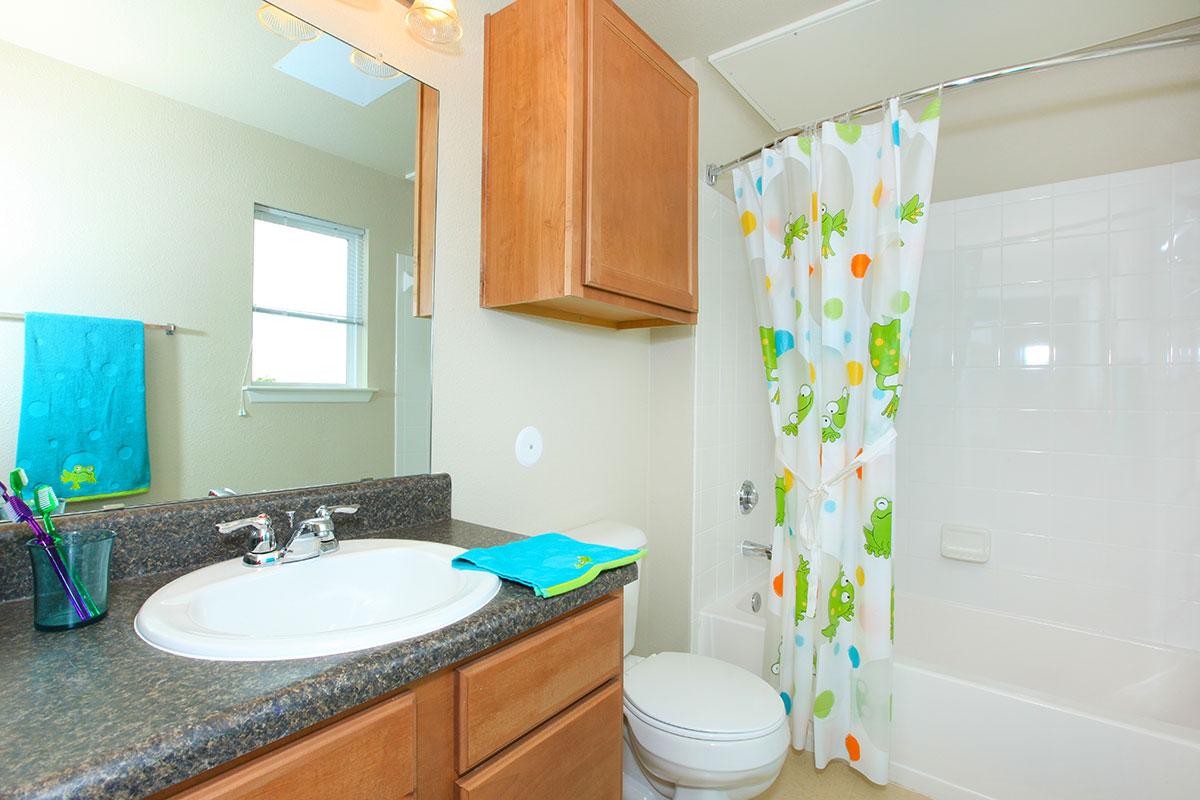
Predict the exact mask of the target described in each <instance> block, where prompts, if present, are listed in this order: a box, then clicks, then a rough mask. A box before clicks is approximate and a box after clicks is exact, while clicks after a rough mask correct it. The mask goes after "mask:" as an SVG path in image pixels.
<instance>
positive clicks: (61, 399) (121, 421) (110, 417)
mask: <svg viewBox="0 0 1200 800" xmlns="http://www.w3.org/2000/svg"><path fill="white" fill-rule="evenodd" d="M145 346H146V345H145V335H144V333H143V326H142V323H140V322H136V321H134V320H127V319H106V318H101V317H77V316H67V315H63V314H37V313H29V314H26V315H25V374H24V380H23V382H22V388H21V422H20V430H19V432H18V434H17V466H19V467H22V468H23V469H24V470H25V473H26V474H27V475H28V476H29V480H30V482H31V483H35V484H36V483H47V484H50V485H51V486H53V487H54V491H55V493H56V494H57V495H58V496H59V497H60V498H62V499H64V500H69V499H79V500H97V499H100V498H106V497H122V496H125V495H131V494H139V493H141V492H146V491H149V489H150V455H149V449H148V443H147V437H146V371H145Z"/></svg>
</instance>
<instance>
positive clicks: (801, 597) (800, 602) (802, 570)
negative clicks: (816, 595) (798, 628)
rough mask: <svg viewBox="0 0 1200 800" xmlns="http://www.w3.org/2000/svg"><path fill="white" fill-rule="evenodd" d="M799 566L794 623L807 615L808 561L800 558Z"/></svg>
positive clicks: (797, 569) (797, 568)
mask: <svg viewBox="0 0 1200 800" xmlns="http://www.w3.org/2000/svg"><path fill="white" fill-rule="evenodd" d="M799 558H800V565H799V566H798V567H796V622H797V624H798V623H799V622H800V620H802V619H804V616H805V614H807V613H808V571H809V566H808V561H807V560H806V559H805V558H804V556H800V557H799Z"/></svg>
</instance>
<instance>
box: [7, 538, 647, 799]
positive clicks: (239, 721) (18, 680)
mask: <svg viewBox="0 0 1200 800" xmlns="http://www.w3.org/2000/svg"><path fill="white" fill-rule="evenodd" d="M371 535H372V537H374V538H405V539H424V540H429V541H436V542H443V543H446V544H451V545H456V546H458V547H464V548H471V547H486V546H489V545H495V544H502V543H504V542H506V541H511V540H512V539H514V538H517V536H516V534H512V533H507V532H505V531H499V530H495V529H491V528H485V527H481V526H478V525H472V524H469V523H465V522H457V521H453V520H446V521H442V522H434V523H429V524H425V525H418V526H413V527H406V528H392V529H388V530H384V531H380V532H375V533H373V534H371ZM635 569H636V568H635V567H633V566H626V567H622V568H620V569H615V570H609V571H607V572H603V573H601V575H600V576H599V577H598V578H597V579H596V580H595V581H593V582H592V583H590V584H588V585H587V586H584V587H582V588H580V589H577V590H575V591H573V592H568V593H567V594H564V595H559V596H557V597H553V598H549V599H539V598H537V597H535V596H534V594H533V592H532V591H530V590H529V589H527V588H525V587H523V586H519V585H517V584H513V583H509V582H508V581H503V582H502V584H501V588H500V592H499V594H497V595H496V597H495V599H493V600H492V601H491V602H490V603H489V604H488V605H486V606H484V607H483V608H482V609H480V610H479V611H477V612H476V613H474V614H472V615H471V616H469V617H467V618H466V619H463V620H461V621H459V622H457V623H455V624H453V625H451V626H449V627H447V628H443V629H442V630H440V631H437V632H435V633H431V634H428V635H425V636H420V637H418V638H415V639H409V640H408V641H404V642H398V643H396V644H392V645H386V646H383V647H377V648H374V649H371V650H360V651H357V652H354V653H345V654H342V655H336V656H324V657H321V658H308V659H300V660H295V661H274V662H262V663H247V662H218V661H200V660H196V659H190V658H183V657H179V656H173V655H169V654H167V653H164V652H161V651H159V650H156V649H154V648H152V647H151V646H150V645H148V644H146V643H145V642H143V641H142V640H141V639H139V638H138V637H137V634H136V633H134V630H133V618H134V616H135V615H136V614H137V611H138V609H139V608H140V607H141V604H142V602H143V601H144V600H145V599H146V598H147V597H149V596H150V594H152V593H153V592H154V591H155V590H157V589H158V588H159V587H161V586H162V585H163V584H165V583H167V582H168V581H170V580H171V579H173V578H175V577H177V576H178V575H180V574H182V573H181V572H168V573H159V574H155V575H145V576H141V577H135V578H129V579H127V580H122V581H117V582H115V583H113V584H112V586H111V589H110V595H109V613H108V617H107V618H106V619H104V620H102V621H101V622H98V623H96V624H95V625H91V626H89V627H86V628H81V629H79V630H76V631H70V632H64V633H39V632H37V631H35V630H34V628H33V624H32V620H33V609H32V607H31V606H32V602H31V601H29V600H20V601H12V602H7V603H0V643H2V644H0V674H2V675H3V676H4V677H3V679H2V680H0V720H2V730H3V736H2V737H0V798H6V799H7V798H73V800H83V799H85V798H106V800H116V799H118V798H137V797H143V796H145V795H147V794H151V793H153V792H156V791H159V790H161V789H165V788H167V787H169V786H172V785H174V784H176V783H179V782H180V781H182V780H185V779H186V778H189V777H191V776H193V775H196V774H198V773H200V772H203V771H205V770H208V769H211V768H212V767H215V766H218V765H220V764H223V763H225V762H227V761H230V760H232V759H234V758H237V757H238V756H241V755H244V754H246V753H248V752H250V751H252V750H255V749H257V748H259V747H262V746H263V745H266V744H268V743H270V742H272V741H275V740H276V739H279V738H282V737H284V736H287V735H289V734H292V733H295V732H296V731H299V730H302V729H304V728H307V727H309V726H311V725H314V724H316V723H318V722H321V721H323V720H325V719H328V718H329V717H331V716H334V715H335V714H338V713H340V712H342V711H345V710H347V709H350V708H353V707H354V706H357V705H360V704H362V703H365V702H368V701H370V700H372V699H374V698H376V697H379V696H380V695H383V694H386V693H387V692H389V691H392V690H394V689H396V688H399V687H401V686H403V685H404V684H407V683H411V682H412V681H414V680H416V679H418V678H421V677H424V676H426V675H430V674H432V673H434V672H437V671H438V670H441V669H443V668H445V667H447V666H449V665H451V664H453V663H455V662H457V661H461V660H463V659H465V658H469V657H470V656H472V655H474V654H475V653H478V652H480V651H482V650H485V649H487V648H489V647H491V646H493V645H496V644H498V643H500V642H503V641H505V640H507V639H511V638H513V637H515V636H518V635H520V634H522V633H524V632H525V631H527V630H529V629H531V628H533V627H535V626H537V625H540V624H542V623H544V622H547V621H548V620H551V619H553V618H555V617H557V616H559V615H561V614H564V613H566V612H568V611H571V610H572V609H574V608H577V607H579V606H581V605H583V604H585V603H588V602H590V601H592V600H595V599H597V598H599V597H602V596H603V595H605V594H608V593H609V592H612V591H614V590H615V589H618V588H620V587H621V586H623V585H624V584H626V583H629V582H630V581H632V580H633V579H634V578H635V577H636V574H637V573H636V571H635Z"/></svg>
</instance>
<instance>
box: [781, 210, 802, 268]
mask: <svg viewBox="0 0 1200 800" xmlns="http://www.w3.org/2000/svg"><path fill="white" fill-rule="evenodd" d="M806 238H808V217H806V216H804V215H803V214H801V215H800V216H798V217H796V219H795V220H791V221H789V222H788V223H787V224H786V225H784V226H783V257H784V258H791V257H792V245H793V244H794V243H796V242H797V241H800V242H803V241H804V240H805V239H806Z"/></svg>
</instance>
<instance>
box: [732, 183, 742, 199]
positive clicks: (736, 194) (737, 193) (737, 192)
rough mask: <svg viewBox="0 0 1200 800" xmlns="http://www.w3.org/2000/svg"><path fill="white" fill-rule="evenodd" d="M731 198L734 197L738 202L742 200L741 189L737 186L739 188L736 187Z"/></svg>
mask: <svg viewBox="0 0 1200 800" xmlns="http://www.w3.org/2000/svg"><path fill="white" fill-rule="evenodd" d="M733 196H734V197H736V198H737V199H738V200H741V199H742V187H740V186H739V187H738V188H737V189H736V190H735V191H734V193H733Z"/></svg>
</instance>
